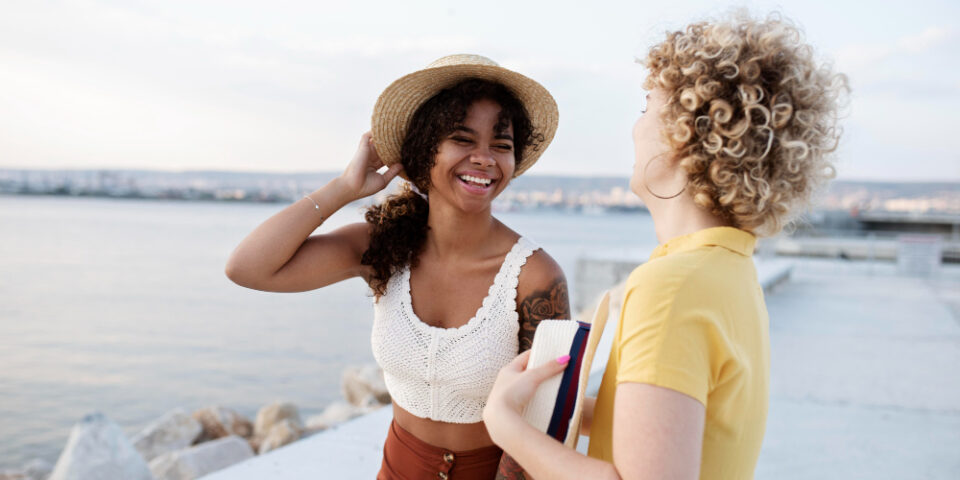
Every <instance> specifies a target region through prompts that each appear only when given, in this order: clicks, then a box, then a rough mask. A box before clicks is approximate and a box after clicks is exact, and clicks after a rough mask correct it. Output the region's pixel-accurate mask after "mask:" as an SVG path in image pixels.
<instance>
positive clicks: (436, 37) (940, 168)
mask: <svg viewBox="0 0 960 480" xmlns="http://www.w3.org/2000/svg"><path fill="white" fill-rule="evenodd" d="M717 4H718V2H716V1H683V0H675V1H660V2H649V1H648V2H643V1H629V2H628V1H597V0H591V1H583V0H580V1H576V2H562V1H545V2H526V1H520V0H512V1H508V2H499V1H492V0H484V1H482V2H439V1H436V2H434V1H429V2H428V1H405V2H404V1H397V0H393V1H383V2H363V1H352V2H351V1H337V2H326V1H304V2H300V1H286V0H272V1H269V2H267V1H261V2H250V1H239V0H229V1H228V0H222V1H200V0H194V1H173V0H166V1H156V2H152V1H139V0H125V1H120V0H115V1H111V0H84V1H46V0H25V1H19V0H0V168H3V167H7V168H10V167H26V168H147V169H163V170H198V169H214V170H248V171H249V170H254V171H316V170H324V171H329V170H338V169H341V168H342V167H343V166H344V165H345V164H346V163H347V162H348V161H349V159H350V157H351V156H352V154H353V151H354V149H355V146H356V143H357V140H358V139H359V137H360V134H361V133H363V132H364V131H366V130H367V129H369V125H370V113H371V111H372V109H373V104H374V102H375V101H376V98H377V96H378V95H379V94H380V92H381V91H382V90H383V89H384V88H385V87H386V86H387V85H388V84H389V83H390V82H391V81H393V80H394V79H396V78H398V77H400V76H402V75H404V74H406V73H409V72H412V71H414V70H417V69H419V68H422V67H423V66H425V65H426V64H428V63H430V62H431V61H433V60H434V59H436V58H438V57H440V56H443V55H447V54H451V53H464V52H469V53H479V54H481V55H485V56H488V57H491V58H492V59H494V60H496V61H497V62H499V63H500V64H501V65H503V66H505V67H508V68H511V69H515V70H518V71H520V72H521V73H523V74H525V75H527V76H530V77H532V78H534V79H536V80H538V81H540V82H541V83H542V84H544V85H545V86H546V87H547V88H548V89H549V90H550V91H551V92H552V93H553V95H554V96H555V97H556V99H557V102H558V104H559V107H560V128H559V130H558V132H557V137H556V139H555V140H554V142H553V144H552V145H551V146H550V148H549V149H548V150H547V152H546V154H545V155H544V157H543V158H541V160H540V161H539V162H538V164H537V165H536V166H535V167H534V168H533V170H531V172H532V173H539V174H564V175H629V173H630V168H631V164H632V161H633V158H632V156H633V154H632V145H631V140H630V128H631V126H632V124H633V121H634V119H635V118H636V115H637V114H638V113H639V110H640V109H641V108H642V107H643V105H642V98H643V96H644V94H645V92H643V91H642V90H641V83H642V80H643V77H644V75H645V72H644V70H643V68H642V67H640V66H639V65H637V64H635V63H634V58H635V57H638V56H643V55H644V54H645V52H646V49H647V48H648V47H649V46H650V45H651V44H653V43H655V42H656V41H658V40H659V39H661V38H662V37H663V32H664V31H665V30H667V29H675V28H680V27H682V26H683V25H685V24H686V23H689V22H691V21H695V20H698V19H701V18H704V17H707V16H715V15H718V14H722V13H723V12H725V11H726V10H728V9H729V8H730V7H732V6H746V7H748V9H749V10H750V11H751V12H753V13H754V14H761V15H762V14H765V13H766V12H769V11H772V10H778V11H780V12H782V13H783V14H785V15H786V16H787V17H789V18H792V19H793V20H795V21H796V22H797V23H798V24H800V25H801V26H802V27H803V29H804V31H805V32H806V34H807V37H808V39H809V41H810V42H811V43H812V44H814V45H815V47H816V48H817V51H818V53H819V55H820V56H821V57H822V58H824V59H830V60H833V61H834V62H835V64H836V66H837V68H838V69H839V70H841V71H843V72H845V73H847V74H848V75H849V77H850V80H851V85H852V87H853V89H854V92H853V95H852V100H851V104H850V107H849V111H848V112H847V115H846V118H845V120H844V121H843V125H844V128H845V137H844V138H843V141H842V144H841V150H840V163H839V173H840V178H844V179H872V180H953V181H958V180H960V149H958V147H957V137H958V135H960V132H958V125H960V122H958V120H957V119H956V117H957V115H958V113H960V32H958V27H957V26H958V25H960V21H958V20H960V2H956V1H954V2H946V1H944V2H935V1H923V0H917V1H909V2H907V1H899V2H889V3H888V2H873V3H872V4H869V6H867V5H868V4H866V3H863V2H852V1H838V0H833V1H813V0H808V1H789V2H765V1H754V2H740V3H729V4H727V5H725V6H722V7H718V6H717Z"/></svg>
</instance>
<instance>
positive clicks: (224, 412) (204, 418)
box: [193, 406, 253, 443]
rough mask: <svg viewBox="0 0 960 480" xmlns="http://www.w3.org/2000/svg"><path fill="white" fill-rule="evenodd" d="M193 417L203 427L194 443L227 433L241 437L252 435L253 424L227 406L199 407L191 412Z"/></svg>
mask: <svg viewBox="0 0 960 480" xmlns="http://www.w3.org/2000/svg"><path fill="white" fill-rule="evenodd" d="M193 418H194V419H195V420H197V421H198V422H200V425H201V426H202V427H203V431H202V432H201V433H200V437H199V438H197V439H196V442H195V443H203V442H206V441H210V440H216V439H218V438H223V437H226V436H229V435H237V436H239V437H243V438H250V437H251V436H252V435H253V424H252V423H250V420H247V418H246V417H244V416H243V415H240V414H239V413H237V412H236V411H234V410H231V409H229V408H225V407H221V406H214V407H206V408H201V409H200V410H197V411H195V412H193Z"/></svg>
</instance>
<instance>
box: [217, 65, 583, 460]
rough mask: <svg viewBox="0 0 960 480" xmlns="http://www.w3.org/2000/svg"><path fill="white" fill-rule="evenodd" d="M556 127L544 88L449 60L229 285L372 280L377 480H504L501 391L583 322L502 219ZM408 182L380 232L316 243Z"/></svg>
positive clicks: (278, 227)
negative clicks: (558, 324) (547, 328)
mask: <svg viewBox="0 0 960 480" xmlns="http://www.w3.org/2000/svg"><path fill="white" fill-rule="evenodd" d="M557 120H558V114H557V107H556V103H555V102H554V100H553V98H552V97H551V95H550V93H549V92H547V90H546V89H545V88H544V87H543V86H541V85H540V84H538V83H537V82H535V81H533V80H531V79H529V78H527V77H525V76H523V75H520V74H518V73H516V72H512V71H510V70H507V69H505V68H502V67H500V66H498V65H497V64H496V63H494V62H493V61H491V60H489V59H487V58H484V57H481V56H477V55H452V56H448V57H444V58H441V59H439V60H437V61H436V62H434V63H432V64H431V65H429V66H428V67H427V68H425V69H423V70H419V71H417V72H414V73H411V74H409V75H406V76H404V77H402V78H400V79H399V80H397V81H395V82H393V83H392V84H391V85H390V86H389V87H387V89H386V90H385V91H384V92H383V94H382V95H381V96H380V98H379V99H378V100H377V103H376V106H375V108H374V113H373V121H372V123H373V125H372V131H371V132H369V133H366V134H364V135H363V137H362V139H361V141H360V146H359V148H358V149H357V153H356V155H355V156H354V158H353V160H352V161H351V162H350V164H349V165H348V166H347V168H346V170H345V171H344V172H343V173H342V174H341V175H340V176H339V177H337V178H335V179H334V180H332V181H330V183H328V184H327V185H325V186H323V187H322V188H320V189H319V190H317V191H315V192H313V193H311V194H310V195H307V196H305V197H304V198H303V199H301V200H300V201H298V202H296V203H294V204H293V205H291V206H289V207H287V208H286V209H284V210H283V211H281V212H280V213H277V214H276V215H274V216H273V217H271V218H269V219H268V220H266V221H265V222H264V223H263V224H262V225H260V226H259V227H257V228H256V229H255V230H254V231H253V232H252V233H251V234H249V235H248V236H247V238H245V239H244V240H243V241H242V242H241V243H240V245H239V246H238V247H237V248H236V250H235V251H234V253H233V254H232V256H231V258H230V260H229V262H228V264H227V269H226V270H227V276H228V277H230V279H231V280H233V281H234V282H236V283H238V284H240V285H243V286H246V287H249V288H254V289H258V290H267V291H304V290H311V289H314V288H320V287H323V286H326V285H330V284H332V283H335V282H339V281H342V280H345V279H347V278H351V277H357V276H359V277H361V278H363V279H364V280H365V281H366V282H367V283H368V284H369V285H370V288H371V289H372V290H373V294H374V297H375V301H374V311H375V319H374V326H373V334H372V345H373V353H374V357H375V358H376V359H377V361H378V363H379V364H380V366H381V367H382V368H383V371H384V379H385V381H386V384H387V388H388V390H389V391H390V394H391V396H392V398H393V410H394V420H393V422H392V424H391V426H390V429H389V432H388V435H387V440H386V442H385V445H384V458H383V465H382V467H381V471H380V474H379V476H378V478H384V479H389V478H441V479H444V478H457V479H474V478H477V479H479V478H486V479H489V478H493V477H494V475H495V474H496V471H497V466H498V464H499V463H500V460H501V450H500V449H499V448H498V447H497V446H496V445H494V444H493V442H492V441H491V439H490V436H489V435H488V434H487V430H486V428H485V426H484V424H483V422H482V419H481V412H482V411H483V406H484V404H485V402H486V398H487V395H488V393H489V391H490V387H491V386H492V385H493V381H494V377H495V375H496V373H497V371H498V370H499V369H500V368H501V367H502V366H504V365H506V364H507V363H509V362H510V361H511V360H512V359H513V358H514V357H515V356H516V355H517V353H518V351H521V350H522V349H526V348H529V346H530V342H531V341H532V336H533V331H534V330H535V329H536V325H537V324H538V323H539V321H540V320H542V319H547V318H569V316H570V313H569V305H568V301H567V286H566V280H565V278H564V275H563V272H562V271H561V270H560V268H559V266H558V265H557V263H556V262H555V261H554V260H553V259H552V258H551V257H550V256H549V255H547V254H546V253H545V252H544V251H543V250H541V249H539V247H537V246H536V244H534V243H533V242H532V241H531V240H529V239H527V238H525V237H522V236H521V235H519V234H517V233H516V232H514V231H513V230H511V229H510V228H508V227H507V226H506V225H504V224H503V223H501V222H500V221H498V220H497V219H496V218H494V217H493V216H492V215H491V204H492V202H493V200H494V199H495V198H496V197H497V195H498V194H500V192H502V191H503V189H504V188H506V187H507V185H508V184H509V182H510V180H511V179H513V178H514V177H516V176H518V175H520V174H521V173H523V172H524V171H526V170H527V169H529V168H530V167H531V166H532V165H533V164H534V162H536V160H537V158H539V157H540V155H541V154H542V153H543V151H544V149H545V148H546V147H547V145H548V144H549V143H550V141H551V140H552V138H553V135H554V132H555V131H556V127H557ZM384 166H386V167H387V168H386V170H385V171H382V170H381V169H382V167H384ZM381 172H382V173H381ZM398 174H399V175H402V176H403V177H404V178H406V179H407V180H408V182H409V183H407V184H405V185H404V187H403V188H402V190H401V192H400V193H399V194H397V195H393V196H391V197H388V198H387V200H386V201H384V202H383V203H382V204H380V205H375V206H373V207H371V208H370V209H369V210H368V211H367V212H366V215H365V218H366V222H365V223H357V224H352V225H347V226H345V227H342V228H339V229H337V230H334V231H331V232H327V233H323V234H319V235H312V236H311V235H310V234H311V233H312V232H313V231H314V230H315V229H316V228H318V227H319V226H320V225H321V224H322V222H323V219H324V218H327V217H329V216H330V215H331V214H333V213H334V212H335V211H337V210H338V209H339V208H341V207H343V206H344V205H346V204H347V203H350V202H352V201H354V200H357V199H360V198H364V197H366V196H369V195H372V194H374V193H376V192H378V191H380V190H382V189H383V188H385V187H386V186H387V185H388V184H389V183H390V181H391V180H392V179H393V177H394V176H396V175H398Z"/></svg>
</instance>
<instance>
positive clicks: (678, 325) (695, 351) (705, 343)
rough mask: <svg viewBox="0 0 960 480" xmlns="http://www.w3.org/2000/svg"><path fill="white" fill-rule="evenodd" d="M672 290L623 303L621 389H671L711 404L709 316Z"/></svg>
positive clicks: (642, 292) (640, 293)
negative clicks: (624, 385)
mask: <svg viewBox="0 0 960 480" xmlns="http://www.w3.org/2000/svg"><path fill="white" fill-rule="evenodd" d="M670 290H671V289H669V288H664V287H662V286H661V287H660V288H657V287H654V288H643V287H637V288H633V289H631V290H630V291H629V292H628V293H627V295H626V297H625V298H624V303H623V312H622V314H621V325H620V328H621V330H620V344H619V350H620V360H619V368H618V369H617V384H620V383H624V382H634V383H645V384H650V385H656V386H659V387H664V388H669V389H671V390H675V391H677V392H680V393H683V394H685V395H688V396H690V397H693V398H695V399H697V400H698V401H699V402H700V403H702V404H703V405H706V404H707V394H708V392H709V389H710V384H711V381H710V379H711V371H712V369H711V366H710V342H709V338H710V326H709V323H710V322H709V318H708V317H709V316H708V315H705V314H704V313H705V312H704V311H703V310H702V309H698V308H696V307H695V306H694V305H691V304H690V302H688V301H684V299H682V298H680V297H679V296H678V295H677V293H676V292H675V291H670Z"/></svg>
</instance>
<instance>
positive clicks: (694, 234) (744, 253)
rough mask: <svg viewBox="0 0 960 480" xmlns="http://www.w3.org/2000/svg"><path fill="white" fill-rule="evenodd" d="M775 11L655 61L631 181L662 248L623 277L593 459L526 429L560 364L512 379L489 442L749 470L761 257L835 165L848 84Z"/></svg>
mask: <svg viewBox="0 0 960 480" xmlns="http://www.w3.org/2000/svg"><path fill="white" fill-rule="evenodd" d="M812 51H813V50H812V48H811V47H810V46H809V45H807V44H806V43H805V42H804V41H803V37H802V35H801V34H800V32H799V30H798V29H797V28H796V27H794V26H793V25H792V24H790V23H789V22H788V21H786V20H783V19H781V18H779V17H777V16H771V17H769V18H767V19H766V20H754V19H751V18H748V17H747V16H745V15H743V14H740V15H736V16H734V17H732V18H730V19H728V20H724V21H716V22H703V23H696V24H693V25H690V26H688V27H686V28H684V29H683V30H679V31H675V32H671V33H668V34H667V38H666V39H665V40H664V41H663V42H662V43H660V44H658V45H656V46H654V47H653V48H651V49H650V52H649V54H648V55H647V57H646V58H645V59H644V63H645V64H646V66H647V68H649V70H650V73H649V76H648V77H647V79H646V82H645V84H644V87H645V88H646V89H647V90H649V92H650V94H649V96H648V97H647V98H648V103H647V110H646V112H644V113H643V114H642V115H641V116H640V118H639V119H638V120H637V122H636V124H635V125H634V127H633V143H634V153H635V157H636V158H635V163H634V167H633V176H632V178H631V182H630V185H631V189H632V190H633V192H634V193H636V194H637V195H638V196H639V197H640V198H641V199H642V200H643V201H644V203H645V204H646V205H647V207H648V208H649V210H650V215H651V217H652V218H653V222H654V225H655V229H656V233H657V238H658V240H659V241H660V245H659V246H658V247H657V248H656V249H655V250H654V252H653V254H652V255H651V257H650V260H649V261H648V262H647V263H645V264H643V265H641V266H639V267H637V268H636V269H635V270H634V271H633V273H632V274H631V275H630V277H629V278H628V279H627V281H626V285H625V296H624V299H623V304H622V305H623V306H622V309H621V312H620V318H619V324H618V325H617V326H616V329H615V332H616V333H615V335H614V338H613V345H612V347H611V351H610V356H609V361H608V363H607V367H606V371H605V373H604V376H603V382H602V384H601V386H600V391H599V394H598V396H597V398H596V399H595V400H594V402H595V403H593V405H592V406H591V404H590V403H589V402H588V403H587V405H588V406H587V408H585V412H584V415H583V417H582V418H583V423H582V425H581V431H582V432H585V433H587V434H589V436H590V446H589V456H588V457H587V456H583V455H580V454H579V453H577V452H576V451H574V450H571V449H567V448H564V447H563V446H562V445H561V444H560V443H558V442H556V441H554V440H552V439H551V438H550V437H548V436H546V435H544V434H542V433H540V432H539V431H538V430H535V429H533V428H532V427H531V426H529V425H527V424H525V423H524V421H523V420H522V418H521V413H522V411H523V408H524V406H525V405H526V404H527V402H528V401H529V399H530V398H531V396H532V394H533V392H534V390H535V389H536V387H537V385H538V384H539V383H540V382H542V381H543V380H545V379H546V378H549V377H551V376H553V375H555V374H556V373H558V372H559V371H561V370H563V369H564V365H562V364H559V363H557V362H548V363H546V364H545V365H544V366H542V367H535V368H530V369H525V365H526V361H527V357H528V355H521V356H519V357H518V358H517V359H516V360H515V361H514V362H512V363H511V364H510V365H508V366H507V367H505V368H504V369H503V370H502V371H501V373H500V374H499V376H498V378H497V381H496V383H495V385H494V388H493V390H492V391H491V394H490V397H489V398H488V401H487V406H486V409H485V411H484V415H483V417H484V420H485V421H486V423H487V428H488V431H489V432H490V435H491V437H493V439H494V441H495V442H496V443H497V444H498V445H500V446H501V447H503V449H504V450H505V451H506V452H507V453H509V454H510V455H511V456H512V457H513V458H514V459H515V460H516V461H517V462H518V463H519V464H520V465H521V466H523V467H524V468H525V469H526V470H527V471H528V472H529V473H531V474H532V475H533V476H534V477H536V478H549V479H568V478H569V479H582V478H590V479H606V478H630V479H653V478H658V479H659V478H672V479H696V478H701V479H708V478H710V479H712V478H716V479H747V478H753V474H754V469H755V467H756V465H757V458H758V455H759V453H760V446H761V443H762V441H763V436H764V430H765V424H766V416H767V403H768V383H769V382H768V380H769V372H770V366H769V348H770V343H769V342H770V341H769V334H768V317H767V311H766V306H765V304H764V299H763V290H762V289H761V288H760V285H759V284H758V282H757V274H756V271H755V268H754V264H753V261H752V259H751V255H752V253H753V249H754V245H755V244H756V237H757V236H759V235H773V234H775V233H777V232H778V231H779V230H780V229H781V228H782V227H783V225H784V224H785V223H786V222H789V221H790V219H791V218H792V217H793V216H794V215H795V214H796V213H797V212H798V211H799V210H800V207H801V206H803V205H804V204H805V203H806V202H807V201H808V200H809V199H810V197H811V194H812V192H814V191H815V189H816V188H817V187H818V186H820V185H822V184H823V183H824V182H825V181H826V179H827V178H829V177H830V176H831V175H832V172H833V167H832V164H831V157H830V153H831V152H833V151H834V149H835V148H836V146H837V141H838V138H839V131H838V130H837V128H836V124H837V108H838V101H839V100H840V99H841V98H842V95H843V92H844V91H845V90H846V88H845V87H846V85H845V78H844V77H843V76H842V75H837V74H835V73H833V72H832V71H831V70H830V68H828V67H827V66H824V65H822V64H820V63H819V62H817V61H815V60H814V57H813V53H812Z"/></svg>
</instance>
